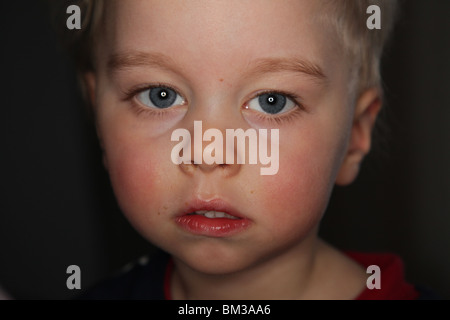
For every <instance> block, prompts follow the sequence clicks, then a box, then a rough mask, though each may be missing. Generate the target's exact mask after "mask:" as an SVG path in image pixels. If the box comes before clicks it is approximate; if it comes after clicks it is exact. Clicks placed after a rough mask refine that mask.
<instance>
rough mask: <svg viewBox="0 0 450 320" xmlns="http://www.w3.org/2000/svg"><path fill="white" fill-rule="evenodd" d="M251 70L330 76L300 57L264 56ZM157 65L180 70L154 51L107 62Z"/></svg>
mask: <svg viewBox="0 0 450 320" xmlns="http://www.w3.org/2000/svg"><path fill="white" fill-rule="evenodd" d="M252 64H253V66H251V68H250V70H249V71H248V72H247V73H246V77H252V76H253V77H256V76H261V75H264V74H267V73H276V72H283V71H288V72H295V73H301V74H305V75H308V76H311V77H313V78H314V79H316V80H318V81H319V82H327V80H328V78H327V76H326V75H325V73H324V72H323V71H322V68H321V67H320V66H319V65H318V64H315V63H313V62H311V61H308V60H305V59H300V58H295V57H292V58H262V59H258V60H256V62H254V63H252ZM139 66H146V67H156V68H160V69H164V70H167V71H171V72H174V71H175V70H179V67H178V65H177V64H176V62H175V61H174V60H173V59H172V58H170V57H168V56H166V55H164V54H162V53H152V52H140V51H137V52H127V53H120V54H113V55H111V56H110V57H109V59H108V62H107V67H108V72H115V71H117V70H121V69H127V68H132V67H139Z"/></svg>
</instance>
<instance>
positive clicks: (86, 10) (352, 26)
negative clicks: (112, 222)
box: [48, 0, 398, 93]
mask: <svg viewBox="0 0 450 320" xmlns="http://www.w3.org/2000/svg"><path fill="white" fill-rule="evenodd" d="M48 1H50V2H51V3H52V7H53V8H54V9H55V14H54V16H55V17H57V19H56V24H57V30H60V31H62V35H61V36H62V39H63V42H64V43H65V44H66V46H67V47H68V49H69V53H70V54H71V55H72V56H73V57H74V61H75V63H76V67H77V69H78V71H79V72H80V73H81V74H82V73H85V72H88V71H94V70H95V64H94V62H93V61H94V53H95V45H96V43H98V38H99V37H100V36H101V34H100V33H101V30H102V29H101V24H102V16H103V12H104V6H105V3H106V2H105V1H104V0H70V1H68V0H66V1H61V0H48ZM314 1H316V0H314ZM322 1H323V10H324V14H323V15H320V17H317V19H318V20H321V21H322V22H324V23H325V24H327V25H329V26H331V27H332V28H331V29H332V30H333V31H332V32H334V36H335V39H337V41H340V42H341V43H342V45H341V48H342V50H344V53H345V54H346V56H347V57H348V60H347V61H349V65H350V67H351V68H352V71H353V73H354V75H355V77H354V79H355V80H354V81H355V82H356V83H355V90H356V92H355V93H358V92H361V91H362V90H364V89H366V88H369V87H373V86H380V60H381V55H382V52H383V48H384V47H385V44H386V42H387V40H388V39H389V35H390V34H391V31H392V28H393V25H394V21H395V17H396V11H397V10H396V9H397V2H398V1H397V0H322ZM70 4H75V5H78V6H79V7H80V8H81V12H82V16H83V19H82V28H81V30H67V28H66V27H65V20H62V18H66V14H64V13H65V12H64V13H63V12H62V11H61V10H65V9H66V8H67V6H68V5H70ZM371 5H377V6H378V7H379V8H380V9H381V20H382V23H381V29H379V30H377V29H374V30H370V29H369V28H367V24H366V22H367V19H368V17H369V15H368V14H367V13H366V10H367V8H368V7H369V6H371ZM58 18H59V19H58Z"/></svg>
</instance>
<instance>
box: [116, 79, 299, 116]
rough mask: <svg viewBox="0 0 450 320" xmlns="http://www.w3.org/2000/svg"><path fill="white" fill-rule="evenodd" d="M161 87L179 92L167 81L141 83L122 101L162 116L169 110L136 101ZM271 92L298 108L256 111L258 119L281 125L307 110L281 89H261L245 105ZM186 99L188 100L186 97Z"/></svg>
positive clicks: (144, 112)
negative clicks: (287, 110)
mask: <svg viewBox="0 0 450 320" xmlns="http://www.w3.org/2000/svg"><path fill="white" fill-rule="evenodd" d="M159 87H165V88H168V89H171V90H173V91H175V92H177V93H178V94H179V90H178V89H177V88H174V87H173V86H171V85H168V84H166V83H157V84H152V85H139V86H135V87H133V88H131V89H130V90H127V91H124V92H123V98H122V101H129V102H131V105H132V107H133V109H134V111H135V112H136V114H137V115H138V116H158V117H162V116H164V115H165V114H166V113H167V110H163V109H161V110H156V109H151V108H146V107H142V106H140V105H139V102H137V101H135V99H136V96H137V95H138V94H139V93H141V92H143V91H145V90H149V89H153V88H159ZM270 93H272V94H280V95H283V96H285V97H286V98H288V99H290V100H292V101H293V102H294V104H295V105H296V106H297V108H295V110H293V111H291V112H287V114H281V115H269V114H263V113H260V112H255V114H256V117H257V118H258V120H262V121H268V122H271V123H276V124H278V125H279V124H282V123H287V122H290V121H292V120H294V119H295V118H297V117H298V116H300V115H301V113H302V112H306V109H305V107H304V105H303V104H302V103H300V102H299V100H301V98H300V97H299V96H298V95H296V94H293V93H290V92H285V91H279V90H263V91H259V92H258V93H256V94H255V95H253V96H252V97H251V98H250V99H249V100H247V102H246V103H245V104H244V105H247V104H248V103H249V101H251V100H252V99H255V98H257V97H258V96H261V95H263V94H270ZM183 98H184V97H183ZM184 100H185V101H187V100H186V98H184ZM186 104H187V102H186Z"/></svg>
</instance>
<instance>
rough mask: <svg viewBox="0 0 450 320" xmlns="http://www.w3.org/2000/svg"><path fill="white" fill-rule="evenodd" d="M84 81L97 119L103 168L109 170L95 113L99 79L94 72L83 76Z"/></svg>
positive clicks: (94, 113) (87, 95)
mask: <svg viewBox="0 0 450 320" xmlns="http://www.w3.org/2000/svg"><path fill="white" fill-rule="evenodd" d="M83 81H84V86H85V93H86V98H87V99H89V102H90V104H91V108H93V110H92V114H93V115H94V118H95V129H96V132H97V138H98V141H99V144H100V149H101V150H102V160H103V166H104V167H105V169H106V170H108V162H107V159H106V155H105V149H104V144H103V140H102V137H101V135H100V132H99V130H98V124H97V119H96V118H97V116H96V112H95V108H96V107H97V101H96V98H97V95H96V88H97V79H96V77H95V73H94V72H86V73H85V74H83Z"/></svg>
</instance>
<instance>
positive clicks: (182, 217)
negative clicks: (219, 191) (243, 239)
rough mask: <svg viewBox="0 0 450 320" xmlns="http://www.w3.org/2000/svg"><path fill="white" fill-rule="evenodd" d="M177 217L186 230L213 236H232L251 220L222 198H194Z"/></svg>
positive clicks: (244, 227) (176, 219)
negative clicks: (207, 199) (206, 199)
mask: <svg viewBox="0 0 450 320" xmlns="http://www.w3.org/2000/svg"><path fill="white" fill-rule="evenodd" d="M187 205H189V206H188V207H187V208H186V209H185V210H183V211H182V212H181V214H179V215H178V216H177V217H175V222H176V224H177V225H178V226H179V227H180V228H181V229H182V230H183V231H185V232H188V233H190V234H193V235H200V236H206V237H213V238H223V237H230V236H233V235H236V234H238V233H241V232H243V231H245V230H246V229H247V228H248V227H249V226H250V225H251V220H250V219H248V218H247V217H245V216H244V215H242V214H241V213H240V212H238V211H237V210H235V209H234V208H233V207H231V206H230V205H228V204H227V203H226V202H224V201H223V200H220V199H214V200H210V201H202V200H194V201H192V202H190V203H187Z"/></svg>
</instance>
